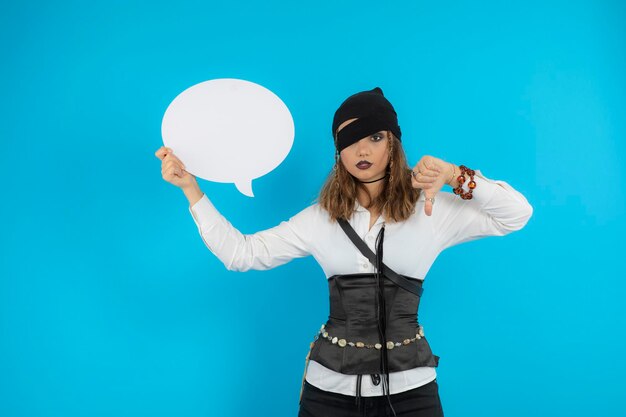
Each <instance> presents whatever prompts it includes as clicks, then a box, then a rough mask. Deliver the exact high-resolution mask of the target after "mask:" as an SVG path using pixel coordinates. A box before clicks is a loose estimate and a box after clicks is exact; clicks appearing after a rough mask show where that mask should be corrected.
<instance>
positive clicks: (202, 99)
mask: <svg viewBox="0 0 626 417" xmlns="http://www.w3.org/2000/svg"><path fill="white" fill-rule="evenodd" d="M294 133H295V130H294V123H293V118H292V117H291V113H290V112H289V109H288V108H287V106H286V105H285V103H283V101H282V100H281V99H280V98H278V96H277V95H276V94H274V93H273V92H271V91H270V90H268V89H267V88H265V87H263V86H261V85H259V84H255V83H253V82H250V81H246V80H240V79H236V78H219V79H214V80H209V81H204V82H201V83H199V84H196V85H194V86H192V87H189V88H188V89H186V90H185V91H183V92H182V93H180V94H179V95H178V96H177V97H176V98H175V99H174V100H173V101H172V102H171V103H170V105H169V106H168V108H167V110H166V111H165V114H164V116H163V122H162V124H161V134H162V136H163V144H164V145H165V146H166V147H168V148H171V149H172V150H173V151H174V154H175V155H176V156H177V157H178V158H179V159H180V160H181V161H182V162H183V163H184V164H185V168H186V170H187V171H188V172H189V173H191V174H192V175H195V176H196V177H200V178H203V179H205V180H208V181H215V182H222V183H234V184H235V186H236V187H237V189H238V190H239V191H240V192H241V193H242V194H244V195H247V196H248V197H254V194H253V192H252V180H253V179H256V178H259V177H262V176H263V175H265V174H267V173H269V172H271V171H272V170H273V169H274V168H276V167H277V166H278V165H280V163H281V162H282V161H283V160H284V159H285V158H286V157H287V155H288V154H289V151H290V150H291V146H292V145H293V139H294Z"/></svg>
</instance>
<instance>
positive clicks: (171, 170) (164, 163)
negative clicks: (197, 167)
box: [154, 146, 198, 190]
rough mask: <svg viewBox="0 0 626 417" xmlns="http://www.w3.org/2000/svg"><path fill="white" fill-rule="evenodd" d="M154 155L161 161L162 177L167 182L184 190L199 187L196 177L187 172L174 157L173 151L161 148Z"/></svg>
mask: <svg viewBox="0 0 626 417" xmlns="http://www.w3.org/2000/svg"><path fill="white" fill-rule="evenodd" d="M154 154H155V155H156V157H157V158H159V159H160V160H161V176H162V177H163V179H164V180H165V181H167V182H169V183H170V184H174V185H175V186H177V187H180V188H182V189H183V190H185V189H189V188H191V187H194V186H196V187H197V185H198V182H197V181H196V177H195V176H193V175H191V174H190V173H189V172H187V171H185V164H183V163H182V162H181V160H180V159H178V158H177V157H176V156H174V152H173V151H172V149H170V148H166V147H165V146H161V147H160V148H159V149H158V150H157V151H156V152H155V153H154Z"/></svg>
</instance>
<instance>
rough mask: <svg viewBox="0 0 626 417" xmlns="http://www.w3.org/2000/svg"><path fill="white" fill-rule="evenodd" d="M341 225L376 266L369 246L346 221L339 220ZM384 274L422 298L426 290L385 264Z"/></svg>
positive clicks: (374, 257)
mask: <svg viewBox="0 0 626 417" xmlns="http://www.w3.org/2000/svg"><path fill="white" fill-rule="evenodd" d="M337 221H338V222H339V225H340V226H341V228H342V229H343V231H344V232H345V233H346V235H348V237H349V238H350V240H351V241H352V243H354V245H355V246H356V247H357V248H358V249H359V251H361V253H362V254H363V256H365V257H366V258H367V259H369V261H370V262H371V263H372V265H376V254H375V253H374V252H373V251H372V250H371V249H370V248H369V246H367V244H366V243H365V242H364V241H363V239H361V238H360V237H359V235H358V234H357V233H356V231H355V230H354V229H353V228H352V226H350V223H348V221H347V220H346V219H338V220H337ZM382 269H383V270H382V272H383V274H384V275H385V276H386V277H387V278H389V279H390V280H391V281H392V282H393V283H394V284H396V285H397V286H399V287H401V288H404V289H405V290H407V291H409V292H411V293H413V294H415V295H417V296H418V297H421V295H422V292H423V291H424V289H423V288H422V287H421V285H418V284H416V283H415V282H411V280H409V279H408V278H406V277H404V276H402V275H400V274H397V273H396V272H395V271H394V270H393V269H391V268H389V267H388V266H387V265H385V264H384V263H383V267H382Z"/></svg>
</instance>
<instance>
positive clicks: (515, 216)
mask: <svg viewBox="0 0 626 417" xmlns="http://www.w3.org/2000/svg"><path fill="white" fill-rule="evenodd" d="M475 173H476V175H475V176H474V181H475V182H476V188H475V189H474V191H473V198H472V199H471V200H463V199H461V198H460V197H459V196H457V195H455V194H453V193H451V192H444V191H440V192H438V193H437V194H436V195H435V204H434V205H433V211H432V216H427V215H426V214H425V213H424V203H425V200H424V198H425V196H424V193H423V192H422V193H421V194H420V197H419V199H418V201H417V204H416V207H415V211H414V213H413V214H412V215H411V216H410V217H409V218H408V219H406V220H404V221H402V222H388V223H387V222H384V219H383V217H382V216H380V217H379V218H378V219H377V220H376V222H375V223H374V225H373V226H372V228H371V229H369V224H370V212H369V211H368V210H367V209H366V208H365V207H363V206H361V205H360V204H359V203H358V202H357V203H356V204H355V211H354V213H353V215H352V217H351V218H350V219H349V220H348V221H349V223H350V225H351V226H352V227H353V228H354V230H355V231H356V232H357V234H358V235H359V236H360V237H361V238H362V239H364V241H365V242H366V243H367V245H368V246H369V247H370V249H372V251H374V252H375V251H376V249H375V240H376V236H377V234H378V232H379V231H380V228H381V227H382V225H383V223H384V224H385V241H384V245H385V247H384V251H383V262H384V263H385V264H386V265H388V266H389V267H390V268H391V269H393V270H394V271H395V272H397V273H398V274H401V275H406V276H409V277H413V278H417V279H420V280H423V279H424V278H425V277H426V274H427V273H428V270H429V269H430V267H431V265H432V264H433V262H434V261H435V259H436V258H437V256H438V255H439V253H441V251H443V250H444V249H446V248H449V247H451V246H454V245H457V244H459V243H463V242H467V241H471V240H475V239H478V238H481V237H486V236H503V235H505V234H508V233H510V232H513V231H515V230H519V229H521V228H522V227H524V225H525V224H526V223H527V222H528V219H529V218H530V217H531V215H532V212H533V208H532V206H531V205H530V204H529V203H528V201H527V200H526V198H525V197H524V196H523V195H522V194H521V193H520V192H519V191H517V190H515V189H514V188H513V187H511V186H510V185H509V184H508V183H506V182H504V181H500V180H491V179H489V178H486V177H484V176H483V175H482V173H481V172H480V171H479V170H475ZM464 187H465V189H466V190H467V188H466V185H465V186H464ZM189 211H190V212H191V215H192V216H193V219H194V222H195V223H196V225H197V227H198V231H199V232H200V235H201V237H202V239H203V241H204V243H205V245H206V246H207V248H208V249H209V250H210V251H211V252H213V254H215V256H217V257H218V258H219V259H220V261H222V262H223V263H224V266H226V268H227V269H229V270H232V271H247V270H249V269H257V270H263V269H270V268H274V267H276V266H279V265H282V264H285V263H287V262H289V261H290V260H292V259H294V258H300V257H304V256H309V255H311V256H313V257H314V258H315V260H316V261H317V262H318V263H319V264H320V266H321V267H322V270H323V271H324V274H325V275H326V278H329V277H331V276H333V275H338V274H354V273H356V272H369V273H371V272H375V268H374V266H373V265H372V264H371V263H370V262H369V260H368V259H367V258H365V257H364V256H363V255H362V254H361V252H360V251H359V250H358V249H357V248H356V246H354V244H353V243H352V241H350V239H349V238H348V236H346V234H345V233H344V232H343V230H342V229H341V227H340V226H339V224H338V223H337V222H335V221H331V219H330V217H329V214H328V212H327V211H326V210H324V209H323V208H322V207H321V206H320V205H319V204H313V205H310V206H309V207H306V208H305V209H304V210H302V211H300V212H299V213H297V214H295V215H294V216H293V217H291V218H290V219H289V220H287V221H283V222H281V223H280V224H279V225H277V226H275V227H273V228H270V229H267V230H262V231H259V232H257V233H254V234H247V235H244V234H242V233H241V232H239V230H237V229H236V228H235V227H233V226H232V225H231V224H230V222H229V221H228V220H227V219H226V218H225V217H224V216H222V215H221V214H220V213H219V212H218V211H217V209H216V208H215V207H214V206H213V204H212V203H211V201H210V200H209V199H208V198H207V196H206V195H203V196H202V198H201V199H200V200H199V201H198V202H196V203H195V204H194V205H193V206H191V207H189ZM315 330H316V329H315ZM356 378H357V377H356V375H345V374H341V373H338V372H335V371H333V370H331V369H328V368H326V367H324V366H323V365H321V364H320V363H318V362H316V361H309V365H308V368H307V370H306V380H307V381H308V382H309V383H310V384H312V385H314V386H316V387H318V388H320V389H323V390H325V391H331V392H335V393H339V394H344V395H355V391H356ZM435 378H436V372H435V368H434V367H417V368H414V369H409V370H405V371H399V372H391V373H390V374H389V387H390V390H391V394H396V393H400V392H403V391H407V390H410V389H413V388H416V387H419V386H422V385H424V384H427V383H428V382H431V381H432V380H434V379H435ZM361 384H362V385H361V395H362V396H364V397H368V396H378V395H383V392H382V384H379V385H374V384H373V383H372V380H371V378H368V377H364V378H363V379H362V382H361Z"/></svg>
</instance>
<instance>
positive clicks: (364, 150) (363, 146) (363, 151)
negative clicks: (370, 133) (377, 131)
mask: <svg viewBox="0 0 626 417" xmlns="http://www.w3.org/2000/svg"><path fill="white" fill-rule="evenodd" d="M356 149H357V154H358V155H359V156H365V155H369V151H370V149H369V144H368V143H367V141H366V140H363V139H361V140H360V141H358V142H357V148H356Z"/></svg>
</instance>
